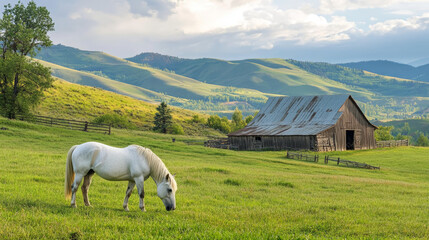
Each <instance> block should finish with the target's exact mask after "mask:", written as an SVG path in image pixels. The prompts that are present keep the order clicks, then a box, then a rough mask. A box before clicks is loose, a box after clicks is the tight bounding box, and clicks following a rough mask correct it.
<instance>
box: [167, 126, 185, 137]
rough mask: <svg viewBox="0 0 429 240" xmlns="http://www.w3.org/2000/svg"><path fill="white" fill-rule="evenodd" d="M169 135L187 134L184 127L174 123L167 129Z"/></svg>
mask: <svg viewBox="0 0 429 240" xmlns="http://www.w3.org/2000/svg"><path fill="white" fill-rule="evenodd" d="M167 132H168V133H171V134H176V135H183V134H185V131H183V127H182V125H180V124H177V123H173V124H172V125H171V126H169V127H168V129H167Z"/></svg>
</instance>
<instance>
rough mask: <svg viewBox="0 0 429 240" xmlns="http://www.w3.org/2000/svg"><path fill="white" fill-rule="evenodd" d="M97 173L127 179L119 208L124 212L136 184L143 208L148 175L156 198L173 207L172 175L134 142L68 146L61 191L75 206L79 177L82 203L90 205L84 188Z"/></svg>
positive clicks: (155, 157) (174, 202)
mask: <svg viewBox="0 0 429 240" xmlns="http://www.w3.org/2000/svg"><path fill="white" fill-rule="evenodd" d="M94 173H97V174H98V175H99V176H100V177H102V178H104V179H107V180H110V181H128V188H127V191H126V194H125V199H124V204H123V207H124V209H125V211H128V199H129V197H130V196H131V193H132V191H133V189H134V186H135V185H137V190H138V193H139V196H140V204H139V207H140V209H141V210H142V211H146V210H145V205H144V185H143V183H144V181H145V180H146V179H147V178H148V177H149V176H151V177H152V179H153V180H154V181H155V183H156V185H157V192H158V197H159V198H161V200H162V202H163V203H164V206H165V208H166V210H167V211H170V210H174V209H176V197H175V194H176V190H177V184H176V181H175V180H174V176H173V175H171V174H170V172H169V171H168V170H167V168H166V167H165V165H164V163H163V162H162V161H161V159H160V158H159V157H158V156H156V155H155V154H154V153H153V152H152V151H151V150H150V149H148V148H144V147H141V146H137V145H130V146H128V147H126V148H115V147H111V146H107V145H104V144H101V143H97V142H87V143H83V144H81V145H75V146H73V147H72V148H70V150H69V152H68V155H67V163H66V176H65V184H64V193H65V197H66V199H70V196H71V206H72V207H76V191H77V189H78V188H79V185H80V182H81V181H82V179H84V180H83V185H82V193H83V200H84V202H85V205H86V206H90V203H89V200H88V189H89V185H90V184H91V178H92V176H93V175H94Z"/></svg>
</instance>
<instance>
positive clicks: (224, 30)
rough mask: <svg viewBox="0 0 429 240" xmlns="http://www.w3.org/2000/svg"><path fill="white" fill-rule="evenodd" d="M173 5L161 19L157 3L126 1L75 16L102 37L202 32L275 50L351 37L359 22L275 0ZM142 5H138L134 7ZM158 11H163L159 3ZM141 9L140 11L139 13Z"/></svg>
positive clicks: (191, 0)
mask: <svg viewBox="0 0 429 240" xmlns="http://www.w3.org/2000/svg"><path fill="white" fill-rule="evenodd" d="M164 1H165V2H168V3H171V4H170V5H169V4H167V5H168V6H170V8H168V9H167V10H166V9H164V10H159V11H161V12H163V14H161V15H162V16H163V17H162V18H161V17H159V12H157V11H158V10H153V11H152V12H151V11H149V10H150V9H151V8H150V6H153V7H156V6H155V5H150V4H149V3H153V2H154V1H148V0H146V1H140V2H138V3H137V2H133V3H132V4H129V5H127V4H126V3H127V2H128V3H130V2H132V0H126V2H124V5H122V7H121V8H116V9H115V10H114V11H100V10H98V9H96V8H89V7H86V8H81V9H79V10H78V11H75V12H73V13H71V14H70V19H71V20H77V19H79V20H87V22H88V23H90V24H88V25H87V26H85V27H86V29H87V30H86V31H87V33H86V34H88V35H92V36H94V37H95V36H97V37H98V38H106V39H116V40H121V41H123V40H125V38H133V39H141V41H142V42H147V39H150V41H151V42H156V41H163V42H165V41H169V42H175V41H183V40H185V39H188V40H189V39H196V41H198V40H197V39H202V40H203V39H204V37H203V36H210V37H214V38H216V37H217V38H219V39H223V38H222V37H223V36H224V35H225V36H228V37H230V38H231V39H230V40H229V41H223V43H224V44H229V45H237V46H250V47H252V48H253V49H272V48H274V47H275V44H276V42H279V41H294V42H298V43H299V44H305V43H309V42H333V41H334V42H335V41H341V40H346V39H349V38H350V36H349V33H350V32H353V31H356V29H355V28H356V27H355V24H354V23H353V22H350V21H347V19H346V18H345V17H341V16H332V17H330V18H329V19H328V18H326V17H324V16H319V15H317V14H314V13H307V12H304V11H302V10H298V9H287V10H282V9H279V8H277V7H276V6H275V5H273V4H272V3H271V1H270V0H224V1H218V0H187V1H176V2H172V1H169V0H164ZM133 4H134V5H136V4H137V5H138V6H140V7H142V9H135V8H133V6H134V5H133ZM157 9H162V8H160V7H158V8H157ZM136 12H140V13H141V14H136Z"/></svg>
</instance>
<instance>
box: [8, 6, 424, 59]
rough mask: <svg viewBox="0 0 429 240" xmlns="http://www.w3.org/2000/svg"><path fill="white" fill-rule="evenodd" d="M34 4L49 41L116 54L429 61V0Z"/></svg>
mask: <svg viewBox="0 0 429 240" xmlns="http://www.w3.org/2000/svg"><path fill="white" fill-rule="evenodd" d="M16 2H17V1H14V0H13V1H10V3H12V4H14V3H16ZM22 2H24V3H26V2H28V1H26V0H24V1H22ZM35 2H36V3H37V4H38V5H39V6H46V7H47V8H48V10H49V11H50V12H51V17H52V18H53V20H54V22H55V23H56V26H55V31H54V32H52V33H51V34H50V35H51V39H52V40H53V42H54V43H55V44H58V43H61V44H64V45H68V46H73V47H77V48H80V49H84V50H97V51H103V52H106V53H109V54H112V55H115V56H119V57H131V56H134V55H136V54H139V53H141V52H158V53H162V54H167V55H172V56H178V57H185V58H200V57H211V58H221V59H228V60H236V59H245V58H271V57H276V58H292V59H297V60H307V61H326V62H333V63H339V62H349V61H361V60H376V59H385V60H393V61H398V62H403V63H409V62H412V61H415V60H418V59H422V58H428V60H427V62H428V63H429V44H428V43H429V0H302V1H291V0H283V1H281V0H91V1H89V0H69V1H66V0H58V1H48V0H36V1H35ZM2 5H3V4H2Z"/></svg>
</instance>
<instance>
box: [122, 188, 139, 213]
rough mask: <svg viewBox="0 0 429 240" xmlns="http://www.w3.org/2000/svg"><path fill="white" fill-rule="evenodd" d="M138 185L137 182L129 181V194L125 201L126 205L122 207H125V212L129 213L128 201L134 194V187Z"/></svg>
mask: <svg viewBox="0 0 429 240" xmlns="http://www.w3.org/2000/svg"><path fill="white" fill-rule="evenodd" d="M135 185H136V183H135V182H132V181H129V182H128V187H127V192H126V194H125V199H124V204H123V205H122V206H123V207H124V210H125V211H127V212H128V211H129V209H128V199H129V198H130V196H131V193H132V192H133V189H134V186H135Z"/></svg>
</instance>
